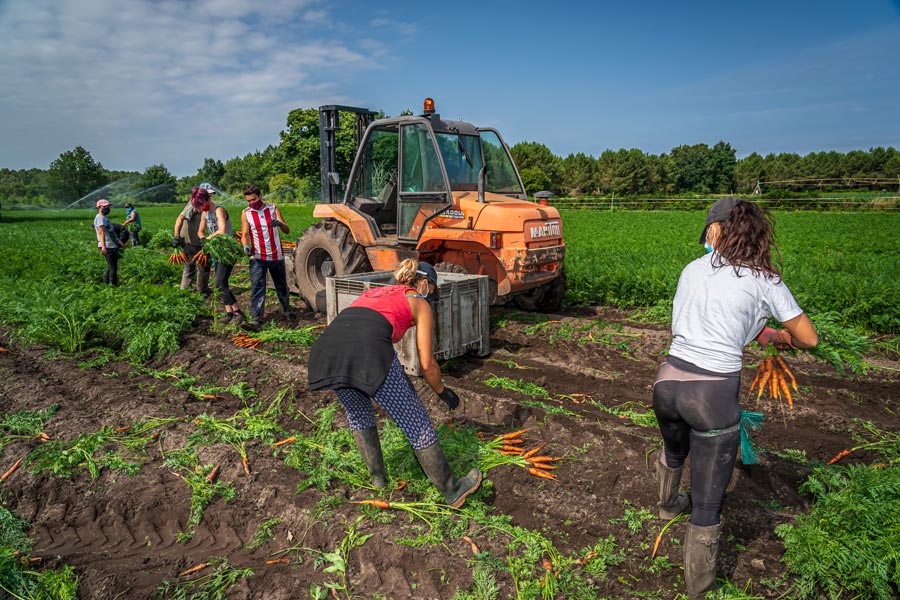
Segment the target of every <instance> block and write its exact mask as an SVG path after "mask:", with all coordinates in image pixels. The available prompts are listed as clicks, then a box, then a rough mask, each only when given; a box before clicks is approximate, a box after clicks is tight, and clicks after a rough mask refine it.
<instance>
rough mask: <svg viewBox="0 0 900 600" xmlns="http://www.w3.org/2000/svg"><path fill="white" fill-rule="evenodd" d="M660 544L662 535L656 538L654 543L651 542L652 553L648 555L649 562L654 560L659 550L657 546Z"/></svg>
mask: <svg viewBox="0 0 900 600" xmlns="http://www.w3.org/2000/svg"><path fill="white" fill-rule="evenodd" d="M661 542H662V533H660V534H659V535H658V536H656V541H655V542H653V552H652V553H651V554H650V560H653V559H654V558H656V551H657V550H659V544H660V543H661Z"/></svg>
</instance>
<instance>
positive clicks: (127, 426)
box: [116, 425, 131, 433]
mask: <svg viewBox="0 0 900 600" xmlns="http://www.w3.org/2000/svg"><path fill="white" fill-rule="evenodd" d="M129 429H131V425H126V426H125V427H116V431H118V432H119V433H123V432H125V431H128V430H129Z"/></svg>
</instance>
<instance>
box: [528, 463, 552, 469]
mask: <svg viewBox="0 0 900 600" xmlns="http://www.w3.org/2000/svg"><path fill="white" fill-rule="evenodd" d="M531 466H532V468H534V469H541V470H542V471H552V470H553V469H555V468H556V467H554V466H553V465H548V464H547V463H531Z"/></svg>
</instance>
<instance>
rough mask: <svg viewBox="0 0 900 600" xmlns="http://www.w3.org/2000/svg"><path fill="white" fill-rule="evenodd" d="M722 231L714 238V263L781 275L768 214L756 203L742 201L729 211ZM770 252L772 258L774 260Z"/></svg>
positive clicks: (779, 276)
mask: <svg viewBox="0 0 900 600" xmlns="http://www.w3.org/2000/svg"><path fill="white" fill-rule="evenodd" d="M720 226H721V228H722V233H721V235H720V236H719V239H718V240H717V241H716V254H715V255H713V266H714V267H724V266H726V265H731V266H732V267H734V272H735V274H736V275H738V276H739V275H740V268H741V267H744V268H747V269H750V270H751V271H753V272H754V273H756V274H760V273H761V274H763V275H765V276H766V277H777V278H779V279H780V278H781V270H780V269H779V268H778V266H776V262H777V263H778V264H779V265H780V264H781V252H780V251H779V250H778V245H777V244H776V243H775V227H774V225H773V224H772V218H771V216H770V215H769V214H768V213H767V212H765V211H764V210H763V209H761V208H760V207H759V206H758V205H757V204H756V203H754V202H748V201H747V200H743V201H741V202H739V203H738V204H737V205H736V206H735V207H734V208H733V209H732V210H731V216H730V217H729V218H728V220H726V221H722V222H721V223H720ZM773 252H774V257H775V261H773Z"/></svg>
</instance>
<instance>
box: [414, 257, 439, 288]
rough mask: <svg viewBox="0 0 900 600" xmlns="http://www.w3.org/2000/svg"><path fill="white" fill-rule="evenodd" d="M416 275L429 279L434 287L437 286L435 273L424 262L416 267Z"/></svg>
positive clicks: (432, 268)
mask: <svg viewBox="0 0 900 600" xmlns="http://www.w3.org/2000/svg"><path fill="white" fill-rule="evenodd" d="M416 275H419V276H421V277H425V278H427V279H430V280H431V281H433V282H434V285H437V282H438V280H437V271H435V270H434V267H432V266H431V265H429V264H428V263H426V262H420V263H419V266H417V267H416Z"/></svg>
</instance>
